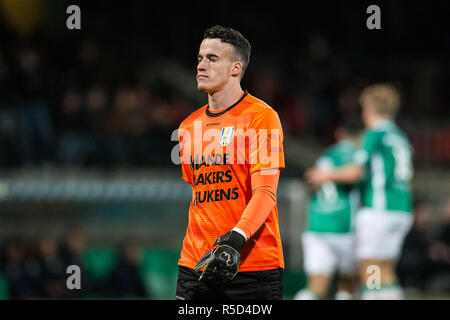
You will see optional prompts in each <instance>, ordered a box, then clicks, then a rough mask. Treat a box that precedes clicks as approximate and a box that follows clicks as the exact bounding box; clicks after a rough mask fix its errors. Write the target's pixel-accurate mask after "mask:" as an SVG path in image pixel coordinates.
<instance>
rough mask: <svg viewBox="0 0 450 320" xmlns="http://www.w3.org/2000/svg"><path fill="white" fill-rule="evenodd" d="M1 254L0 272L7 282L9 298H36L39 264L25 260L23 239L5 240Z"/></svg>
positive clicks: (37, 295)
mask: <svg viewBox="0 0 450 320" xmlns="http://www.w3.org/2000/svg"><path fill="white" fill-rule="evenodd" d="M2 255H3V259H2V260H3V263H2V265H1V272H2V273H3V274H4V276H5V278H6V281H7V282H8V288H9V297H10V299H36V298H38V297H39V295H40V291H39V290H38V285H37V284H38V279H37V273H38V272H39V266H37V265H36V264H35V263H33V262H31V263H30V261H29V260H28V261H27V258H28V257H27V248H26V247H25V245H24V243H23V241H21V240H18V239H13V240H11V241H7V242H6V245H5V247H4V251H3V254H2Z"/></svg>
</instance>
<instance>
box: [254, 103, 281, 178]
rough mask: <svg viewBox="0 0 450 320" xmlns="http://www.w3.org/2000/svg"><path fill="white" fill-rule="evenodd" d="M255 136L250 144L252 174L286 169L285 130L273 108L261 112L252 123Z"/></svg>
mask: <svg viewBox="0 0 450 320" xmlns="http://www.w3.org/2000/svg"><path fill="white" fill-rule="evenodd" d="M249 129H253V130H254V132H255V135H254V136H253V138H252V139H251V142H250V150H249V161H250V174H251V173H253V172H255V171H259V170H267V169H279V170H282V169H284V167H285V163H284V151H283V128H282V127H281V122H280V119H279V117H278V114H277V113H276V111H275V110H273V109H272V108H270V109H267V110H264V111H262V112H259V113H258V114H256V115H255V117H254V118H253V120H252V121H251V123H250V128H249Z"/></svg>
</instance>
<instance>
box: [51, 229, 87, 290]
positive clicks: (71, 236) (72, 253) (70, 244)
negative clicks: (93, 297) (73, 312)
mask: <svg viewBox="0 0 450 320" xmlns="http://www.w3.org/2000/svg"><path fill="white" fill-rule="evenodd" d="M85 246H86V239H85V236H84V234H83V231H82V230H81V229H79V228H77V227H73V228H70V229H69V230H68V231H67V232H66V234H65V235H64V240H63V243H62V245H61V246H60V249H59V259H60V260H61V263H62V265H63V268H64V270H67V268H68V267H69V266H71V265H76V266H78V267H80V270H81V290H68V292H66V293H65V296H67V297H71V298H82V297H86V296H88V295H89V294H90V293H91V292H92V290H93V287H92V283H91V281H90V279H89V275H88V274H87V273H86V272H83V271H84V270H85V268H84V261H83V254H84V251H85ZM67 276H68V275H67V274H66V278H67Z"/></svg>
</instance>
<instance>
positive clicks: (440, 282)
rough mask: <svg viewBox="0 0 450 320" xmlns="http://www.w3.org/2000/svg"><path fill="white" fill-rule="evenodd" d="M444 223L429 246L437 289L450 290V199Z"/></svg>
mask: <svg viewBox="0 0 450 320" xmlns="http://www.w3.org/2000/svg"><path fill="white" fill-rule="evenodd" d="M442 209H443V217H442V218H443V223H442V225H441V227H440V230H439V233H438V236H437V237H436V239H435V240H434V241H433V243H432V244H431V246H430V248H429V257H430V259H431V260H432V261H433V263H434V265H435V268H434V278H435V281H434V282H435V286H436V287H437V288H436V289H437V291H442V292H445V293H449V292H450V199H447V200H446V202H445V203H444V205H443V208H442Z"/></svg>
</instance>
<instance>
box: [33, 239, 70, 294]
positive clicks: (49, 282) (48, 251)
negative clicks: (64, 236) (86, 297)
mask: <svg viewBox="0 0 450 320" xmlns="http://www.w3.org/2000/svg"><path fill="white" fill-rule="evenodd" d="M37 249H38V252H37V261H38V263H39V266H40V272H39V278H38V284H39V289H40V291H41V292H40V297H42V298H47V299H56V298H63V297H65V296H66V295H67V293H68V291H69V290H68V289H67V287H66V273H65V271H66V270H65V268H64V266H63V263H62V261H61V259H60V258H59V256H58V251H57V245H56V242H55V240H54V239H53V238H51V237H49V236H43V237H41V238H40V239H39V242H38V248H37Z"/></svg>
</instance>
